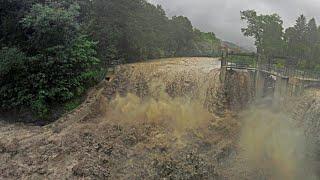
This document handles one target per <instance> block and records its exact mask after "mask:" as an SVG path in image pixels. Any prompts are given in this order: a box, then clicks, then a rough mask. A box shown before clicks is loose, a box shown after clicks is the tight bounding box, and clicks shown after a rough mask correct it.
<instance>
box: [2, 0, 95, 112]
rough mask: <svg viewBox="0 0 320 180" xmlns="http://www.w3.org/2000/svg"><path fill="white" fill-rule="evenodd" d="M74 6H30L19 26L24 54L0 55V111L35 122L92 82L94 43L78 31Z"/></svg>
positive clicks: (10, 50)
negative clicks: (23, 111)
mask: <svg viewBox="0 0 320 180" xmlns="http://www.w3.org/2000/svg"><path fill="white" fill-rule="evenodd" d="M78 15H79V12H78V6H77V5H70V7H69V8H67V7H64V6H63V7H62V6H59V5H58V4H54V6H53V5H39V4H36V5H34V6H33V8H32V9H31V11H30V12H29V13H28V14H27V15H26V16H25V18H24V19H23V20H21V23H22V24H23V27H24V28H25V31H26V32H28V40H27V43H28V44H29V46H27V47H28V48H26V49H24V51H25V52H23V51H21V50H19V48H2V49H1V50H0V107H1V109H4V110H11V109H20V108H27V109H30V110H32V111H33V112H34V114H35V115H36V116H38V117H39V118H47V117H48V115H49V113H50V109H51V108H52V107H53V106H55V105H58V104H64V103H65V102H67V101H70V100H72V99H74V98H76V97H79V96H80V95H81V94H83V93H84V91H85V90H86V89H87V88H88V87H87V86H88V85H89V84H90V83H91V82H92V81H94V80H95V78H96V75H97V74H98V73H97V70H96V65H97V64H98V63H99V60H98V59H97V58H95V57H96V51H95V46H96V43H95V42H93V41H91V40H90V39H89V38H88V37H87V36H85V35H82V34H81V33H80V30H79V28H78V27H79V24H78V22H77V16H78Z"/></svg>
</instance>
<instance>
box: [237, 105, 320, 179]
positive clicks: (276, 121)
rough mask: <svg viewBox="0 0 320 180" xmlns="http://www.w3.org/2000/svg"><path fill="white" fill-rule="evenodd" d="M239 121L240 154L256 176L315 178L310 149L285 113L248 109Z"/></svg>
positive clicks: (260, 108) (264, 108)
mask: <svg viewBox="0 0 320 180" xmlns="http://www.w3.org/2000/svg"><path fill="white" fill-rule="evenodd" d="M241 118H242V120H243V125H242V132H241V136H240V147H241V149H242V153H241V155H242V156H243V158H244V159H245V161H246V162H247V163H248V165H249V167H251V168H252V169H256V170H257V173H258V174H259V177H261V178H266V179H277V180H281V179H294V180H295V179H297V180H298V179H308V180H309V179H318V178H317V177H316V176H315V175H314V172H313V168H314V167H312V162H311V159H310V158H311V157H310V155H311V154H313V153H314V150H313V147H311V146H310V145H308V143H307V139H306V138H305V135H304V130H303V129H302V128H299V127H297V124H296V123H295V122H294V121H293V120H292V119H291V118H290V117H289V116H288V115H287V114H285V113H283V112H280V111H278V110H277V111H276V110H274V109H270V108H268V107H266V106H265V107H255V108H251V109H250V110H248V111H246V112H245V113H243V114H242V115H241Z"/></svg>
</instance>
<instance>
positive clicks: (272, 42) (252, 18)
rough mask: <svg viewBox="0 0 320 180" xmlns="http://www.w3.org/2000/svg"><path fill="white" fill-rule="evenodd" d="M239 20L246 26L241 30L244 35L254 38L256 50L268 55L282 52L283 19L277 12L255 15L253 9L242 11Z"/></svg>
mask: <svg viewBox="0 0 320 180" xmlns="http://www.w3.org/2000/svg"><path fill="white" fill-rule="evenodd" d="M241 20H245V21H246V22H247V27H246V28H242V29H241V31H242V32H243V34H244V35H245V36H249V37H253V38H255V45H256V46H257V52H258V53H259V54H261V55H265V56H267V57H270V56H272V55H279V54H282V52H283V46H284V42H283V27H282V25H283V21H282V20H281V18H280V16H279V15H277V14H272V15H257V13H256V12H255V11H254V10H248V11H242V12H241Z"/></svg>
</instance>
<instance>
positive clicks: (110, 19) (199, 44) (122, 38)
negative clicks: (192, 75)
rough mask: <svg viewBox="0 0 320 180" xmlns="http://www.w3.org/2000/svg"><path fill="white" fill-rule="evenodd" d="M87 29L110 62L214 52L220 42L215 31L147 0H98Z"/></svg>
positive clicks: (204, 54)
mask: <svg viewBox="0 0 320 180" xmlns="http://www.w3.org/2000/svg"><path fill="white" fill-rule="evenodd" d="M91 3H92V4H91V5H90V6H91V7H92V9H91V11H90V12H89V13H88V14H89V16H90V17H91V18H87V19H89V23H88V24H89V26H88V27H87V31H88V32H89V33H90V34H91V35H92V37H93V38H94V40H96V41H98V42H99V44H98V54H99V58H100V59H101V60H102V61H104V62H106V63H107V64H108V63H111V62H114V60H119V59H122V60H126V61H128V62H132V61H136V60H144V59H153V58H161V57H171V56H195V55H203V56H208V55H210V56H212V52H213V49H214V51H218V46H219V44H220V41H219V39H217V38H216V37H215V35H214V33H203V32H200V31H199V30H196V29H194V28H193V26H192V24H191V22H190V21H189V19H188V18H186V17H182V16H174V17H172V18H171V19H170V18H168V17H167V16H166V14H165V12H164V10H163V9H162V8H161V6H154V5H152V4H150V3H148V2H146V1H145V0H130V1H128V0H96V1H92V2H91Z"/></svg>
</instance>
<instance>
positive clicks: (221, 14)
mask: <svg viewBox="0 0 320 180" xmlns="http://www.w3.org/2000/svg"><path fill="white" fill-rule="evenodd" d="M149 1H150V2H152V3H154V4H161V5H162V6H163V8H164V9H165V10H166V12H167V14H168V15H169V16H173V15H184V16H187V17H189V19H190V20H191V21H192V23H193V25H194V26H195V27H197V28H199V29H201V30H203V31H213V32H215V33H216V34H217V36H218V37H220V38H221V39H224V40H227V41H232V42H235V43H237V44H239V45H241V46H244V47H253V40H252V39H250V38H247V37H243V35H242V34H241V27H243V26H244V25H245V24H244V23H243V22H241V21H240V11H242V10H247V9H255V10H256V11H257V12H259V13H263V14H271V13H277V14H279V15H280V16H281V17H282V20H283V21H284V25H285V27H288V26H291V25H293V24H294V23H295V19H296V18H297V17H298V16H299V15H300V14H304V15H306V16H307V17H309V18H310V17H315V18H316V19H318V20H319V19H320V11H319V10H320V1H319V0H149Z"/></svg>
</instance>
